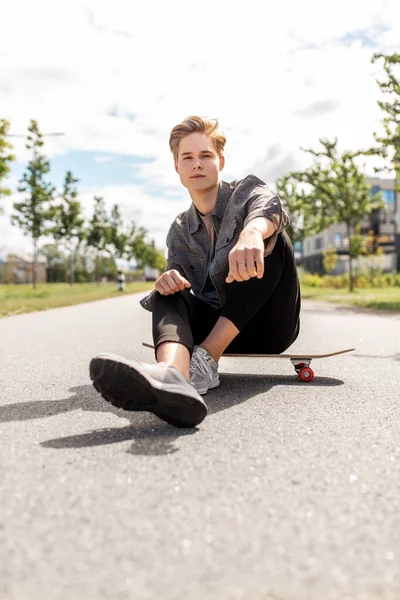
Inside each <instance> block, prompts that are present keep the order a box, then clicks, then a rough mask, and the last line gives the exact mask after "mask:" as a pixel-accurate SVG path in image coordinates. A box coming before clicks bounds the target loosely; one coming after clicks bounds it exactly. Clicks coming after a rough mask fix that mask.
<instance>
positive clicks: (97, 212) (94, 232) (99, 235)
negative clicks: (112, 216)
mask: <svg viewBox="0 0 400 600" xmlns="http://www.w3.org/2000/svg"><path fill="white" fill-rule="evenodd" d="M108 227H109V219H108V215H107V210H106V204H105V201H104V198H102V197H101V196H95V197H94V209H93V215H92V218H91V220H90V221H89V226H88V231H87V238H86V244H87V246H89V247H92V248H94V249H95V252H96V261H95V264H96V266H95V273H96V281H99V279H100V271H99V269H100V262H99V261H100V254H101V252H103V251H104V250H105V248H106V245H107V242H108V235H109V229H108Z"/></svg>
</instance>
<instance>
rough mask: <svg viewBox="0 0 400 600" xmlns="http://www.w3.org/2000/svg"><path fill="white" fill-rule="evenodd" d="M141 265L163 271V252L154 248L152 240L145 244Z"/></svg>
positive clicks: (164, 263)
mask: <svg viewBox="0 0 400 600" xmlns="http://www.w3.org/2000/svg"><path fill="white" fill-rule="evenodd" d="M143 265H148V266H149V267H152V268H153V269H160V271H164V269H165V267H166V265H167V261H166V258H165V256H164V254H163V253H162V252H161V251H160V250H158V248H156V245H155V242H154V240H151V242H150V243H149V244H147V245H146V250H145V252H144V255H143Z"/></svg>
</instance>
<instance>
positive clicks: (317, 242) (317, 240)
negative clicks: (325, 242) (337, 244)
mask: <svg viewBox="0 0 400 600" xmlns="http://www.w3.org/2000/svg"><path fill="white" fill-rule="evenodd" d="M321 248H322V238H321V237H317V238H315V249H316V250H321Z"/></svg>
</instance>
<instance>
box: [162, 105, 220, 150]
mask: <svg viewBox="0 0 400 600" xmlns="http://www.w3.org/2000/svg"><path fill="white" fill-rule="evenodd" d="M191 133H204V134H205V135H208V136H209V137H210V138H211V139H212V142H213V144H214V148H215V150H216V152H217V154H218V156H222V154H223V153H224V147H225V143H226V137H225V135H224V134H223V132H222V131H221V130H220V129H219V123H218V119H212V118H210V117H199V116H197V115H193V116H191V117H186V119H184V120H183V121H182V123H179V125H175V127H174V128H173V129H172V131H171V135H170V137H169V147H170V149H171V152H172V154H173V155H174V160H178V152H179V144H180V142H181V140H182V139H183V138H184V137H186V136H188V135H190V134H191Z"/></svg>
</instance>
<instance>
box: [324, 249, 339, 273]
mask: <svg viewBox="0 0 400 600" xmlns="http://www.w3.org/2000/svg"><path fill="white" fill-rule="evenodd" d="M322 254H323V259H322V264H323V265H324V269H325V271H326V272H327V273H332V271H333V270H334V269H335V268H336V265H337V263H338V258H339V257H338V253H337V250H336V248H334V247H333V246H329V247H328V248H327V249H326V250H324V251H323V253H322Z"/></svg>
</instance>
